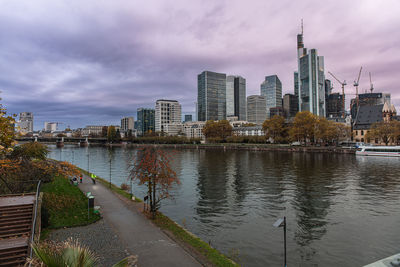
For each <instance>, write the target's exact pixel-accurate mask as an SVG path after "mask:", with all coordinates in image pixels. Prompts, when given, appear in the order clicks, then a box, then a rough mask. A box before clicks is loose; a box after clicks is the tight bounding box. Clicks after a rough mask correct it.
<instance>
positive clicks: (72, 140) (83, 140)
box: [16, 136, 107, 147]
mask: <svg viewBox="0 0 400 267" xmlns="http://www.w3.org/2000/svg"><path fill="white" fill-rule="evenodd" d="M16 141H18V142H22V143H25V142H40V143H50V144H51V143H55V144H56V145H57V147H63V146H64V144H65V143H66V144H78V145H79V146H81V147H85V146H88V145H89V143H90V144H106V143H107V138H93V137H39V136H33V137H25V136H22V137H18V138H16Z"/></svg>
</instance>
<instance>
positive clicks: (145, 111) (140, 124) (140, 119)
mask: <svg viewBox="0 0 400 267" xmlns="http://www.w3.org/2000/svg"><path fill="white" fill-rule="evenodd" d="M154 113H155V110H154V109H151V108H138V109H137V129H136V130H137V135H138V136H143V135H145V134H146V133H150V132H154V129H155V127H154V124H155V120H154Z"/></svg>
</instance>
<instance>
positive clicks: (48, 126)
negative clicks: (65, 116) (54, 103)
mask: <svg viewBox="0 0 400 267" xmlns="http://www.w3.org/2000/svg"><path fill="white" fill-rule="evenodd" d="M57 126H58V123H57V122H45V123H44V130H45V131H46V132H54V131H57Z"/></svg>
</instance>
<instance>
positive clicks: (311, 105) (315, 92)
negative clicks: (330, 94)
mask: <svg viewBox="0 0 400 267" xmlns="http://www.w3.org/2000/svg"><path fill="white" fill-rule="evenodd" d="M297 65H298V71H297V72H295V82H296V81H297V86H295V94H297V95H298V97H299V111H310V112H311V113H313V114H315V115H318V116H325V113H326V112H325V73H324V57H323V56H318V51H317V49H311V50H309V51H308V50H307V48H304V43H303V26H302V30H301V34H298V35H297ZM296 76H297V77H296Z"/></svg>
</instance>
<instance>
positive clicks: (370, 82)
mask: <svg viewBox="0 0 400 267" xmlns="http://www.w3.org/2000/svg"><path fill="white" fill-rule="evenodd" d="M369 84H370V85H371V88H370V89H369V90H371V93H372V91H374V85H373V84H372V78H371V72H370V73H369Z"/></svg>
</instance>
